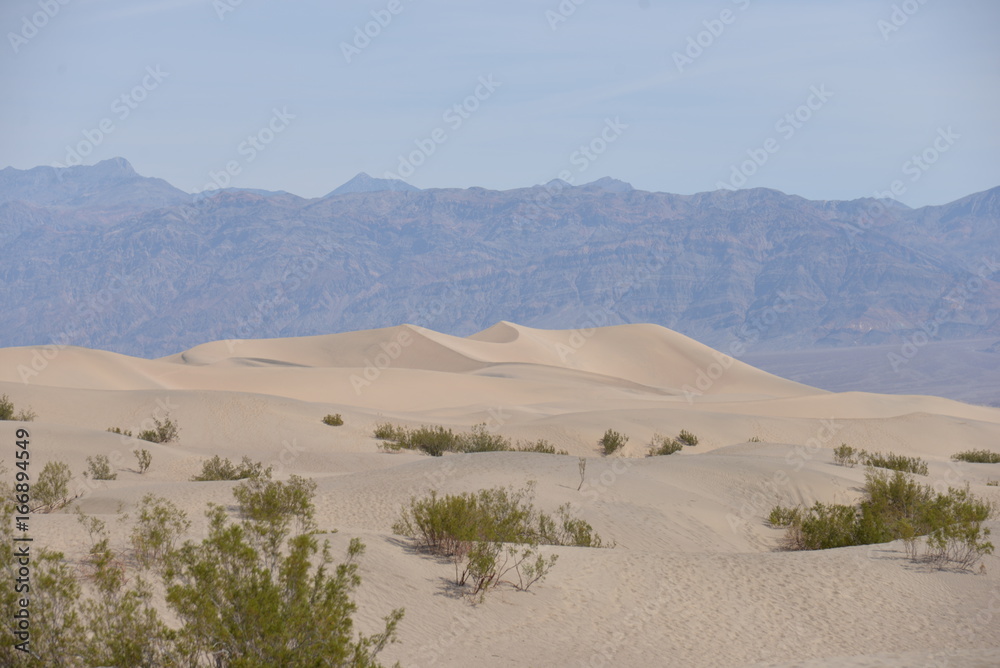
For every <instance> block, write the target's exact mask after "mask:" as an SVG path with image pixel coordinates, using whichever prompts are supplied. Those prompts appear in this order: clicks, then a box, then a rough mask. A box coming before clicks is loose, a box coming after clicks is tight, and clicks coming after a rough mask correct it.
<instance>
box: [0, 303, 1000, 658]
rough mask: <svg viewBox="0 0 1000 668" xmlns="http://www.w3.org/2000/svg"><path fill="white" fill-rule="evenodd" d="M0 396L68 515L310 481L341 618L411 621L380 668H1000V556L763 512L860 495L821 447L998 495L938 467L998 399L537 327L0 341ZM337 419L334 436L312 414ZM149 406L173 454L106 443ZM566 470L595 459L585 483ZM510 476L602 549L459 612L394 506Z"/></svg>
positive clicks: (146, 418) (964, 467)
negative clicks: (107, 460)
mask: <svg viewBox="0 0 1000 668" xmlns="http://www.w3.org/2000/svg"><path fill="white" fill-rule="evenodd" d="M24 380H27V382H24ZM0 394H8V395H10V396H11V398H12V399H13V400H14V402H15V404H16V405H17V406H18V407H21V406H30V407H31V408H32V409H33V410H35V411H36V412H37V413H38V414H39V418H38V420H37V421H36V422H33V423H29V424H27V425H26V426H27V427H28V428H29V429H30V431H31V433H32V448H33V462H34V464H33V465H34V466H36V467H37V469H36V472H37V471H39V470H40V469H41V466H42V465H43V464H44V463H45V462H46V461H49V460H54V459H59V460H63V461H66V462H67V463H68V464H69V465H70V466H71V468H72V469H73V471H74V473H76V474H78V476H77V478H76V480H75V482H74V484H75V485H76V486H77V487H78V488H79V489H80V491H81V492H82V493H83V496H82V498H81V499H80V500H79V502H78V503H79V505H80V506H81V507H82V508H83V509H84V510H85V511H86V512H90V513H95V514H101V515H108V516H111V515H113V514H114V513H115V512H116V510H117V508H118V507H119V505H121V506H122V507H123V508H125V509H126V510H127V509H128V508H130V507H132V506H133V505H134V504H135V503H137V502H138V500H139V499H140V498H141V497H142V495H143V494H145V493H147V492H153V493H156V494H160V495H163V496H166V497H169V498H171V499H173V500H174V501H175V502H176V503H178V504H180V505H182V506H183V507H184V508H185V509H186V510H187V511H188V513H189V514H190V516H191V518H192V519H193V520H194V526H193V528H192V537H197V536H199V535H203V533H204V530H205V523H204V518H203V511H204V508H205V505H206V504H207V503H209V502H214V503H227V502H228V501H229V500H230V499H231V489H232V487H233V483H223V482H219V483H192V482H188V479H189V477H190V476H191V475H192V474H194V473H196V472H197V471H198V470H200V462H201V461H202V460H203V459H204V458H206V457H208V456H211V455H213V454H221V455H223V456H227V457H230V458H232V459H238V458H239V457H241V456H242V455H244V454H246V455H249V456H250V457H251V458H253V459H254V460H260V461H263V462H265V463H267V464H270V465H272V466H274V467H275V470H276V474H277V476H278V477H286V476H287V475H290V474H292V473H296V474H299V475H307V476H310V477H314V478H316V479H317V481H318V483H319V488H318V496H317V506H318V509H319V513H318V520H319V524H320V526H321V527H324V528H328V529H333V528H336V529H338V530H339V531H338V533H336V534H331V535H330V540H331V542H332V544H333V545H334V546H335V548H336V549H342V548H344V547H345V546H346V544H347V541H348V540H349V539H350V538H351V537H355V536H360V537H362V538H363V539H364V541H365V542H366V544H367V545H368V553H367V555H366V557H365V559H364V562H363V568H362V574H363V577H364V581H365V582H364V585H363V586H362V590H361V592H360V595H359V600H358V602H359V607H360V613H359V622H360V624H361V626H362V627H363V628H367V629H373V628H375V626H376V625H377V623H378V620H379V618H380V617H381V616H383V615H384V614H386V613H388V612H389V611H390V610H391V609H392V608H394V607H399V606H403V607H405V608H406V610H407V616H406V618H405V619H404V621H403V623H402V625H401V627H400V637H401V640H402V642H401V643H400V644H399V645H396V646H394V647H392V648H391V650H389V651H388V652H387V653H386V655H385V658H386V659H388V660H395V659H399V660H400V661H402V662H403V664H404V665H410V666H413V665H420V666H430V665H443V666H468V665H483V666H553V665H573V666H577V665H585V666H590V665H594V666H599V665H615V666H657V665H671V666H743V665H774V666H786V665H787V666H791V665H803V666H806V665H807V666H825V665H830V666H834V665H848V666H920V665H928V666H930V665H952V666H966V665H968V666H977V665H983V666H986V665H1000V623H998V620H997V618H996V616H997V614H998V613H1000V558H998V557H996V556H990V557H987V558H986V559H985V560H984V565H985V567H986V574H985V575H980V574H971V573H958V572H948V571H944V572H942V571H931V570H927V569H926V568H925V567H923V566H920V565H915V564H912V563H910V562H909V561H907V560H905V559H904V555H903V551H902V547H901V546H900V545H897V544H888V545H879V546H870V547H867V548H848V549H843V550H831V551H825V552H814V553H782V552H776V551H775V546H776V544H777V540H778V538H779V536H780V532H778V531H776V530H774V529H771V528H769V527H767V526H766V525H765V524H764V522H763V517H764V516H765V515H766V514H767V512H768V511H769V510H770V508H771V507H772V506H773V505H775V504H776V503H782V504H794V503H812V502H814V501H817V500H820V501H825V502H841V503H847V502H853V501H854V500H856V499H857V498H858V497H859V494H860V486H861V484H862V483H863V480H864V471H862V470H861V469H849V468H844V467H838V466H835V465H833V463H832V457H831V452H830V450H831V448H832V447H834V446H836V445H839V444H840V443H841V442H847V443H849V444H851V445H855V446H858V447H864V448H867V449H869V450H885V451H893V452H898V453H904V454H912V455H918V456H921V457H923V458H925V459H927V460H928V462H929V464H930V469H931V470H930V475H929V476H928V478H927V481H928V482H930V483H932V484H935V485H938V486H947V485H959V484H965V483H969V484H970V485H971V487H972V489H973V491H975V492H976V493H978V494H982V495H985V496H990V497H991V498H993V499H996V500H997V501H1000V489H998V488H996V487H988V486H986V482H987V481H989V480H991V479H992V480H997V479H1000V465H992V466H991V465H981V464H957V463H953V462H951V461H950V459H949V458H950V455H951V454H953V453H954V452H956V451H958V450H964V449H970V448H988V449H994V450H996V449H997V444H998V443H1000V409H995V408H986V407H980V406H970V405H966V404H961V403H958V402H954V401H950V400H945V399H940V398H936V397H923V396H920V397H918V396H884V395H874V394H867V393H862V392H849V393H843V394H832V393H828V392H824V391H821V390H817V389H814V388H810V387H807V386H804V385H800V384H797V383H793V382H790V381H787V380H784V379H781V378H778V377H775V376H773V375H770V374H767V373H765V372H763V371H760V370H758V369H754V368H753V367H750V366H747V365H745V364H742V363H740V362H738V361H733V360H731V359H728V358H725V357H724V356H722V355H721V354H719V353H717V352H715V351H713V350H711V349H709V348H706V347H705V346H702V345H700V344H698V343H697V342H695V341H692V340H691V339H688V338H686V337H684V336H682V335H679V334H677V333H675V332H671V331H669V330H666V329H664V328H662V327H658V326H653V325H625V326H618V327H608V328H600V329H593V330H573V331H548V330H536V329H531V328H526V327H521V326H518V325H515V324H512V323H506V322H503V323H499V324H497V325H496V326H494V327H491V328H490V329H487V330H485V331H483V332H480V333H478V334H476V335H473V336H470V337H468V338H458V337H452V336H447V335H443V334H440V333H437V332H433V331H430V330H427V329H423V328H420V327H414V326H410V325H402V326H399V327H392V328H386V329H381V330H371V331H367V332H353V333H347V334H335V335H328V336H315V337H306V338H298V339H273V340H260V341H230V342H226V341H219V342H213V343H207V344H205V345H201V346H198V347H196V348H193V349H191V350H189V351H185V352H183V353H179V354H177V355H173V356H170V357H166V358H162V359H159V360H142V359H134V358H128V357H124V356H121V355H115V354H111V353H106V352H102V351H94V350H85V349H80V348H65V349H61V350H57V349H54V348H10V349H3V350H0ZM333 412H339V413H341V414H343V416H344V418H345V421H346V424H345V425H344V426H343V427H337V428H333V427H328V426H326V425H323V424H322V423H321V422H320V419H321V418H322V417H323V416H324V415H326V414H327V413H333ZM167 414H169V415H170V416H171V417H172V418H173V419H175V420H176V421H177V422H178V423H179V424H180V426H181V438H180V441H179V442H177V443H172V444H168V445H156V444H149V443H145V442H139V441H136V440H135V439H130V438H124V437H121V436H117V435H114V434H109V433H107V432H106V431H105V430H106V428H108V427H111V426H118V427H122V428H125V429H131V430H133V431H135V432H137V431H138V430H140V429H143V428H148V427H150V426H151V424H152V418H153V417H159V418H163V417H164V416H166V415H167ZM384 421H392V422H397V423H402V424H419V423H433V424H447V425H450V426H453V427H455V428H462V429H464V428H467V427H469V426H471V425H474V424H477V423H483V422H485V423H486V424H487V426H488V428H490V429H491V430H494V431H497V432H500V433H503V434H506V435H509V436H511V437H512V438H523V439H532V440H533V439H537V438H545V439H548V440H549V441H551V442H552V443H553V444H555V445H556V446H557V447H560V448H564V449H566V450H568V451H569V452H570V456H555V455H538V454H526V453H484V454H476V455H449V456H446V457H443V458H430V457H426V456H423V455H420V454H413V453H401V454H385V453H381V452H379V450H378V443H377V441H375V439H374V438H372V434H371V432H372V427H373V426H374V425H375V424H376V423H378V422H384ZM3 424H7V425H8V426H7V427H3V426H2V425H3ZM16 426H18V425H17V424H16V423H0V427H2V428H3V429H13V428H14V427H16ZM609 427H610V428H615V429H618V430H619V431H622V432H623V433H625V434H627V435H628V436H629V437H630V441H629V443H628V444H627V446H626V448H625V450H624V452H623V453H622V454H623V456H622V457H616V458H610V459H609V458H603V457H600V456H599V450H598V446H597V439H598V438H599V437H600V436H601V434H602V433H603V432H604V430H605V429H607V428H609ZM680 429H688V430H690V431H692V432H694V433H695V434H697V435H698V436H699V437H700V439H701V441H700V443H699V445H698V446H696V447H693V448H685V450H684V451H683V452H681V453H678V454H677V455H673V456H671V457H657V458H645V457H643V455H644V454H645V450H646V447H647V444H648V442H649V439H650V438H651V436H652V435H653V434H654V433H656V432H659V433H663V434H669V435H675V434H676V433H677V432H678V431H679V430H680ZM751 437H756V438H758V439H760V440H759V441H755V442H748V439H750V438H751ZM136 447H145V448H147V449H149V450H150V451H151V452H152V453H153V464H152V467H151V468H150V470H149V472H147V473H146V474H145V475H142V476H140V475H139V474H138V473H136V472H135V471H134V470H132V469H133V468H134V466H135V463H134V459H133V457H132V455H131V450H132V449H134V448H136ZM96 454H106V455H109V456H110V457H111V458H112V461H113V462H115V464H116V467H117V468H118V469H119V477H118V480H115V481H109V482H97V483H95V482H93V481H87V480H84V479H83V478H82V476H79V474H80V473H81V472H82V471H83V469H84V467H85V460H86V457H88V456H93V455H96ZM581 456H583V457H588V458H589V459H588V465H587V475H586V481H585V483H584V485H583V487H582V489H581V490H579V491H578V490H577V486H578V485H579V484H580V479H579V474H578V460H577V458H578V457H581ZM8 463H9V462H8ZM527 481H535V485H536V490H537V501H538V504H539V505H540V506H542V507H543V508H545V509H547V510H554V509H555V508H556V507H558V506H559V505H561V504H564V503H570V504H572V506H573V508H574V509H575V510H576V512H577V513H579V514H580V515H581V516H583V517H584V518H586V519H587V520H588V521H590V522H591V523H592V524H593V526H594V528H595V529H596V530H597V531H598V532H600V533H601V534H602V536H604V537H605V538H607V539H611V540H614V541H616V542H617V543H618V546H617V547H616V548H615V549H600V550H595V549H581V548H565V547H560V548H546V549H547V550H549V551H552V552H556V553H558V554H559V556H560V559H559V562H558V564H557V566H556V568H555V569H554V570H553V572H552V574H551V576H550V577H549V578H548V579H547V580H546V581H544V582H543V583H541V584H540V585H537V586H536V587H535V588H533V589H532V590H531V591H530V592H528V593H522V592H515V591H513V590H509V591H501V592H498V593H497V594H496V595H495V596H494V598H493V599H492V600H489V601H487V602H486V603H485V604H482V605H478V606H473V605H470V604H469V603H468V602H467V601H465V600H464V599H463V598H462V597H461V596H460V594H459V593H458V592H456V590H455V589H454V587H452V586H451V585H450V584H449V582H448V578H449V574H450V573H451V570H450V566H448V565H446V564H441V563H439V562H437V561H435V560H433V559H430V558H427V557H424V556H421V555H419V554H416V553H414V552H413V551H412V550H411V549H409V548H408V547H407V546H406V545H405V544H404V543H402V542H401V541H400V540H399V539H398V538H397V537H394V536H393V535H392V532H391V525H392V523H393V521H394V520H395V519H396V517H397V516H398V514H399V509H400V506H401V505H402V504H404V503H405V502H406V501H407V500H408V499H409V498H410V497H411V496H412V495H414V494H422V493H425V492H427V491H429V490H430V489H438V490H441V491H444V492H460V491H471V490H476V489H481V488H484V487H491V486H496V485H518V486H519V485H523V484H525V483H526V482H527ZM109 524H113V523H109ZM113 526H115V527H116V528H115V529H114V530H115V531H116V532H118V533H119V535H123V532H124V528H123V527H118V525H117V524H113ZM992 526H993V528H994V529H995V530H996V529H1000V524H998V523H996V522H994V523H993V524H992ZM34 530H35V535H36V540H38V541H44V542H45V543H46V544H48V545H51V546H52V547H54V548H57V549H63V550H66V551H67V553H68V554H70V555H71V556H74V555H75V556H79V554H80V553H81V552H82V550H83V549H84V545H85V544H86V543H85V539H86V535H85V532H84V531H83V530H82V528H81V527H79V525H78V524H77V522H76V520H75V518H74V517H73V516H72V515H71V514H69V513H67V512H60V513H55V514H52V515H43V516H38V517H37V518H35V520H34Z"/></svg>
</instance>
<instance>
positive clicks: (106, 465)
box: [83, 455, 118, 480]
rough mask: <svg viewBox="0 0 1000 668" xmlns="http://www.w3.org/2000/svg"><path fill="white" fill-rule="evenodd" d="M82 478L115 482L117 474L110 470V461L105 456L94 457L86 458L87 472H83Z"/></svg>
mask: <svg viewBox="0 0 1000 668" xmlns="http://www.w3.org/2000/svg"><path fill="white" fill-rule="evenodd" d="M83 477H84V478H86V477H90V478H92V479H93V480H117V479H118V474H117V473H115V471H114V469H113V468H111V460H110V459H108V456H107V455H96V456H94V457H87V470H86V471H84V472H83Z"/></svg>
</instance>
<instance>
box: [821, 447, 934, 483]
mask: <svg viewBox="0 0 1000 668" xmlns="http://www.w3.org/2000/svg"><path fill="white" fill-rule="evenodd" d="M833 461H834V463H835V464H839V465H840V466H848V467H850V468H854V467H855V466H857V465H858V464H861V465H863V466H875V467H878V468H882V469H889V470H891V471H902V472H904V473H916V474H917V475H927V462H925V461H924V460H923V459H921V458H920V457H907V456H905V455H897V454H895V453H892V452H890V453H887V454H882V453H881V452H875V453H869V452H868V451H867V450H859V449H857V448H852V447H851V446H849V445H847V444H846V443H841V444H840V445H839V446H837V447H836V448H834V449H833Z"/></svg>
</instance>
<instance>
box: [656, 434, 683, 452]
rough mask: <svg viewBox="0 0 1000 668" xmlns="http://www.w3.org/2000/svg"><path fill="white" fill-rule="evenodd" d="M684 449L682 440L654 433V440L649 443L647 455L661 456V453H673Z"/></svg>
mask: <svg viewBox="0 0 1000 668" xmlns="http://www.w3.org/2000/svg"><path fill="white" fill-rule="evenodd" d="M683 449H684V446H683V445H681V443H680V441H678V440H676V439H673V438H670V437H669V436H662V435H660V434H653V440H652V441H651V442H650V444H649V454H648V455H647V457H659V456H661V455H672V454H674V453H675V452H680V451H681V450H683Z"/></svg>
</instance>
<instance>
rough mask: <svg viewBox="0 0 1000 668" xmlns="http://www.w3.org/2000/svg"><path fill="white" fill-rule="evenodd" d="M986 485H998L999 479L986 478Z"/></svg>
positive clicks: (999, 485)
mask: <svg viewBox="0 0 1000 668" xmlns="http://www.w3.org/2000/svg"><path fill="white" fill-rule="evenodd" d="M986 486H987V487H1000V480H987V481H986Z"/></svg>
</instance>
